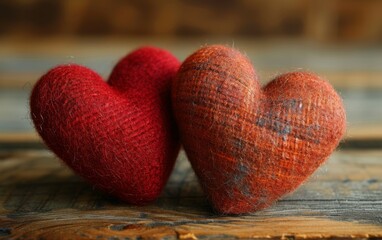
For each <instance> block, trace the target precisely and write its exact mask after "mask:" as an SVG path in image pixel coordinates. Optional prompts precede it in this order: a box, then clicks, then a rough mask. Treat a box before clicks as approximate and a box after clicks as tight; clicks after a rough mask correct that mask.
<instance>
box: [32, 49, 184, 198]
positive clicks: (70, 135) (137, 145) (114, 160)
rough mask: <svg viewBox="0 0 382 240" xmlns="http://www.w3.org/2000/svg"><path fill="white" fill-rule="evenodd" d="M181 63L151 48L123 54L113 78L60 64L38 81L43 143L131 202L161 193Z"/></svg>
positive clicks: (171, 151)
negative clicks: (175, 82)
mask: <svg viewBox="0 0 382 240" xmlns="http://www.w3.org/2000/svg"><path fill="white" fill-rule="evenodd" d="M179 65H180V63H179V61H178V60H177V59H176V58H175V57H174V56H172V55H171V54H170V53H168V52H166V51H164V50H161V49H157V48H152V47H145V48H141V49H138V50H136V51H134V52H132V53H131V54H129V55H127V56H126V57H125V58H123V59H122V60H121V61H120V62H119V63H118V64H117V65H116V66H115V68H114V70H113V71H112V73H111V75H110V78H109V80H108V82H107V83H106V82H104V81H103V79H102V78H101V77H100V76H99V75H98V74H97V73H95V72H94V71H92V70H90V69H88V68H85V67H82V66H78V65H63V66H58V67H56V68H53V69H52V70H50V71H49V72H48V73H47V74H45V75H44V76H43V77H42V78H41V79H40V80H39V81H38V83H37V84H36V85H35V87H34V89H33V92H32V95H31V99H30V108H31V117H32V119H33V122H34V125H35V128H36V129H37V131H38V132H39V134H40V135H41V137H42V138H43V140H44V141H45V143H46V145H47V146H48V147H49V148H50V149H51V150H52V151H53V152H54V153H55V154H56V155H57V156H58V157H60V158H61V159H62V160H63V161H64V162H65V163H66V164H67V165H68V166H69V167H70V168H72V169H73V170H74V172H76V173H77V174H78V175H80V176H82V177H83V178H85V179H86V180H88V181H89V182H91V183H93V184H94V186H96V187H97V188H99V189H101V190H103V191H105V192H107V193H110V194H112V195H114V196H117V197H118V198H120V199H122V200H124V201H127V202H129V203H132V204H145V203H148V202H150V201H153V200H154V199H156V198H157V197H158V195H159V194H160V192H161V190H162V188H163V186H164V184H165V183H166V181H167V179H168V177H169V174H170V172H171V170H172V168H173V165H174V161H175V159H176V156H177V154H178V151H179V139H178V137H177V130H176V128H175V127H174V126H175V121H174V120H173V117H172V111H171V98H170V89H171V80H172V78H173V76H174V75H175V73H176V71H177V70H178V68H179Z"/></svg>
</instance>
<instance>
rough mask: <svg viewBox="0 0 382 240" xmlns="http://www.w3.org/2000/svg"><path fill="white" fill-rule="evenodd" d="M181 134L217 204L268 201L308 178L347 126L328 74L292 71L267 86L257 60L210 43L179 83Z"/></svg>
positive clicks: (249, 206)
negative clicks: (262, 83)
mask: <svg viewBox="0 0 382 240" xmlns="http://www.w3.org/2000/svg"><path fill="white" fill-rule="evenodd" d="M172 101H173V109H174V114H175V118H176V120H177V123H178V127H179V130H180V133H181V140H182V143H183V146H184V148H185V151H186V153H187V156H188V158H189V160H190V162H191V164H192V167H193V169H194V170H195V172H196V175H197V176H198V178H199V181H200V183H201V185H202V188H203V190H204V192H205V193H206V195H207V197H208V199H209V201H210V202H211V203H212V205H213V207H214V209H215V210H216V211H218V212H219V213H223V214H241V213H247V212H252V211H256V210H260V209H263V208H265V207H267V206H269V205H271V204H272V203H273V202H275V201H276V200H277V199H279V198H280V197H282V196H283V195H285V194H286V193H288V192H291V191H293V190H295V189H296V188H297V187H298V186H299V185H300V184H301V183H302V182H303V181H305V180H306V179H307V178H308V177H309V176H310V175H311V174H312V173H313V172H314V171H315V170H316V169H317V168H318V167H319V166H320V165H321V164H322V163H323V162H324V161H325V160H326V159H327V158H328V157H329V155H330V153H331V152H332V151H333V150H334V149H335V148H336V146H337V145H338V143H339V141H340V139H341V137H342V136H343V134H344V132H345V127H346V120H345V111H344V107H343V104H342V100H341V98H340V97H339V96H338V95H337V93H336V92H335V91H334V89H333V88H332V87H331V86H330V84H328V83H327V82H326V81H324V80H322V79H320V78H319V77H317V76H315V75H314V74H311V73H304V72H293V73H287V74H284V75H281V76H279V77H277V78H276V79H275V80H273V81H272V82H270V83H269V84H268V85H266V86H265V87H264V88H263V89H261V88H260V85H259V82H258V80H257V76H256V73H255V70H254V69H253V67H252V64H251V63H250V61H249V60H248V59H247V58H246V57H245V56H243V55H242V54H241V53H240V52H238V51H236V50H234V49H231V48H228V47H225V46H219V45H217V46H207V47H204V48H202V49H200V50H198V51H197V52H195V53H194V54H193V55H191V56H190V57H188V58H187V59H186V60H185V62H184V63H183V64H182V65H181V67H180V69H179V71H178V73H177V76H176V77H175V80H174V81H173V87H172Z"/></svg>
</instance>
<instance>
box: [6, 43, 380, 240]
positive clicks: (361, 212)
mask: <svg viewBox="0 0 382 240" xmlns="http://www.w3.org/2000/svg"><path fill="white" fill-rule="evenodd" d="M137 42H139V41H137ZM137 42H131V41H130V42H128V43H130V45H128V44H127V45H128V47H126V46H125V45H124V44H121V43H120V42H119V43H115V44H113V42H111V43H110V42H109V43H108V42H103V43H99V44H98V45H97V44H95V43H93V45H92V44H89V43H86V42H85V43H83V42H74V43H72V42H70V41H68V42H66V43H61V42H60V41H58V42H54V44H53V43H51V42H49V44H51V45H49V44H43V43H31V45H32V46H31V47H30V46H27V45H17V43H16V44H14V43H12V44H10V43H9V41H8V42H6V43H8V45H4V43H3V44H0V55H1V56H8V58H7V57H5V58H3V59H0V73H1V74H0V82H1V84H0V86H1V88H0V238H4V239H109V240H111V239H146V238H147V239H177V238H179V239H205V238H216V239H235V238H257V239H316V238H320V239H323V238H324V239H328V238H330V239H382V127H381V126H382V124H381V123H382V108H381V107H380V105H381V103H382V94H381V93H382V91H381V89H382V81H381V79H382V71H378V68H377V65H378V64H379V62H377V63H375V62H373V61H371V60H370V58H371V59H373V58H374V60H375V61H380V60H378V59H379V58H378V56H382V55H381V53H382V50H381V49H379V48H377V49H375V50H367V51H366V52H365V51H361V50H354V51H353V50H346V51H342V50H333V49H331V48H330V47H329V48H324V50H323V51H321V50H320V48H318V49H316V48H315V47H311V46H309V45H302V46H301V45H293V44H292V45H288V44H289V43H283V44H284V45H283V44H281V45H275V46H281V47H278V49H276V50H277V51H275V50H272V49H268V50H267V47H268V48H269V47H270V46H269V45H268V44H265V43H263V45H261V44H259V46H260V47H253V48H252V47H251V45H250V44H249V43H248V42H245V41H244V42H242V44H243V47H241V48H244V49H245V50H246V51H248V52H249V55H250V56H252V55H251V54H254V53H255V52H256V51H258V52H259V53H258V54H260V56H262V58H261V57H257V58H256V57H254V58H253V59H254V61H255V62H257V63H258V65H260V66H262V67H264V69H265V70H263V71H260V72H261V74H262V76H270V75H273V74H274V73H275V72H277V71H278V70H276V69H279V68H280V67H282V66H286V67H285V68H286V69H291V68H294V66H293V64H296V65H297V64H302V65H303V64H306V63H305V62H304V58H302V59H297V60H295V61H296V63H290V62H289V61H287V60H288V59H287V58H284V60H280V62H277V61H276V62H269V61H270V60H271V59H274V58H275V56H277V53H280V52H282V53H288V51H290V49H293V47H294V48H295V49H297V46H299V47H300V48H301V49H300V50H299V51H300V55H302V56H306V55H309V56H312V57H311V58H307V59H313V60H312V62H311V65H309V66H310V68H313V69H311V70H316V71H318V72H321V73H322V74H324V75H325V76H331V78H330V79H331V80H332V81H331V82H332V84H333V85H334V86H335V87H336V88H337V89H338V90H339V91H340V92H341V94H342V96H343V98H344V101H345V106H346V108H347V112H348V122H349V123H348V125H349V128H348V129H349V130H348V133H347V135H346V137H345V140H344V141H343V142H342V143H341V144H340V148H339V149H338V150H337V151H336V152H335V153H334V154H333V155H332V156H331V157H330V159H329V160H328V162H327V164H325V165H324V166H323V167H321V168H320V169H319V170H318V171H317V172H316V173H315V174H314V176H312V177H311V178H310V179H309V180H308V181H307V182H306V183H305V184H304V185H302V186H301V187H300V188H299V189H298V190H297V191H295V192H294V193H292V194H290V195H288V196H285V197H284V198H283V199H282V200H280V201H279V202H277V203H275V204H274V205H273V206H271V207H270V208H268V209H265V210H263V211H259V212H256V213H253V214H247V215H242V216H219V215H217V214H215V213H214V212H213V211H212V210H211V208H210V205H209V204H208V202H207V201H206V199H205V197H204V195H203V193H202V191H201V189H200V186H199V184H198V182H197V179H196V178H195V175H194V173H193V171H192V169H191V167H190V165H189V163H188V161H187V159H186V156H185V154H184V152H183V151H182V152H181V153H180V155H179V158H178V160H177V164H176V166H175V169H174V172H173V174H172V176H171V178H170V181H169V182H168V184H167V185H166V187H165V190H164V191H163V193H162V195H161V197H160V198H159V199H158V200H157V201H156V202H155V203H153V204H150V205H148V206H143V207H136V206H131V205H128V204H125V203H123V202H120V201H118V200H116V199H114V198H111V197H109V196H106V195H104V194H102V193H100V192H99V191H97V190H95V189H93V188H92V187H91V186H90V185H89V184H88V183H86V182H85V181H83V180H82V179H81V178H79V177H77V176H75V175H73V173H72V172H71V171H70V170H69V169H68V168H67V167H65V166H64V165H63V164H62V163H61V162H60V161H59V159H57V158H56V157H55V156H54V155H53V154H52V153H51V152H50V151H49V150H47V149H46V148H45V147H44V146H43V144H42V143H41V141H40V140H39V138H38V137H37V136H36V135H35V133H34V132H33V129H32V127H31V126H30V124H29V120H28V113H27V97H28V95H29V91H30V89H31V85H32V84H33V82H34V81H35V80H36V78H37V76H38V75H40V74H41V73H42V72H43V71H45V70H46V68H48V67H49V66H47V67H46V66H45V65H46V64H47V65H51V64H52V63H54V62H59V61H60V60H63V59H66V57H64V56H65V54H67V53H66V52H68V53H69V54H70V53H71V52H75V53H76V55H77V56H83V57H75V58H74V60H73V61H75V62H76V60H78V61H79V62H84V63H85V64H86V63H89V64H87V65H90V66H92V65H94V66H93V67H95V68H96V69H97V67H98V70H99V71H100V72H101V73H102V72H103V75H107V74H106V72H107V70H105V69H104V68H103V67H102V66H103V65H102V64H101V63H102V62H105V63H106V62H108V63H109V62H110V61H111V60H110V59H112V57H115V56H117V55H123V54H124V53H120V51H121V49H124V50H125V51H127V50H126V49H131V48H132V47H131V46H135V45H138V44H137ZM176 43H177V42H176ZM60 44H61V45H60ZM134 44H135V45H134ZM156 45H160V46H163V47H166V48H169V49H172V50H173V52H175V53H176V54H177V56H179V57H180V58H181V59H183V58H184V57H185V55H186V53H188V52H191V51H192V50H193V48H197V47H198V46H199V45H200V44H199V45H198V44H196V43H190V42H189V43H187V44H185V46H186V47H181V45H179V44H178V45H176V44H175V45H173V44H172V42H171V41H167V42H166V41H165V42H163V41H160V42H159V44H156ZM235 45H236V46H237V47H239V45H238V44H235ZM4 46H5V47H4ZM52 46H59V47H57V49H55V48H53V47H52ZM98 46H103V47H98ZM73 49H74V50H73ZM325 49H326V50H325ZM349 49H350V48H349ZM93 51H94V52H93ZM325 51H326V53H325ZM336 51H337V53H338V54H337V55H336V54H334V53H336ZM341 51H342V52H341ZM357 51H358V52H357ZM332 52H334V53H332ZM39 53H40V54H39ZM315 53H316V54H319V53H321V54H322V55H321V57H314V54H315ZM261 54H262V55H261ZM303 54H305V55H303ZM325 54H326V55H325ZM341 54H342V55H341ZM378 54H379V55H378ZM102 55H105V59H106V60H100V56H102ZM300 55H298V54H296V56H300ZM31 56H37V57H34V58H33V57H31ZM94 56H95V57H94ZM272 56H273V57H272ZM349 56H355V57H357V56H360V57H365V56H370V58H368V60H367V61H369V62H368V64H365V65H362V66H360V65H357V63H359V62H357V61H356V60H351V59H350V60H349ZM28 57H29V58H31V59H32V60H31V61H28ZM92 57H93V58H92ZM331 57H334V58H335V59H334V60H333V59H332V62H340V63H341V64H340V65H339V66H338V65H337V66H334V67H332V66H331V65H330V64H327V63H325V61H324V60H330V59H331ZM7 59H10V60H7ZM94 59H96V60H94ZM261 59H263V60H261ZM381 59H382V58H381ZM48 60H50V61H48ZM335 60H336V61H335ZM315 61H316V62H315ZM354 61H355V63H354ZM114 62H115V61H114ZM18 64H19V65H18ZM288 64H289V65H288ZM352 64H353V65H354V64H355V66H358V68H353V69H351V67H352V66H353V65H352ZM373 64H374V65H373ZM110 65H112V64H111V63H110ZM17 67H19V69H21V70H20V71H17V69H18V68H17ZM349 69H350V70H349ZM351 73H352V74H351ZM357 74H358V75H357ZM4 103H5V104H4Z"/></svg>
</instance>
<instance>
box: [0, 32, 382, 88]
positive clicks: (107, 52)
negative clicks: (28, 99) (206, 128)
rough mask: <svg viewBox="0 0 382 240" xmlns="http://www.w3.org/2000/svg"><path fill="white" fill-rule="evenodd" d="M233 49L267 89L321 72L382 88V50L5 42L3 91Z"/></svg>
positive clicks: (275, 44)
mask: <svg viewBox="0 0 382 240" xmlns="http://www.w3.org/2000/svg"><path fill="white" fill-rule="evenodd" d="M217 43H221V44H227V45H230V46H233V47H237V48H238V49H240V50H241V51H243V52H245V53H246V54H247V55H248V57H249V58H250V59H251V60H252V61H253V63H254V65H255V67H256V70H257V71H258V73H259V75H260V80H261V81H262V83H266V82H268V81H269V80H270V79H272V78H273V77H274V76H275V75H278V74H280V73H282V72H285V71H294V70H301V69H305V70H309V71H314V72H317V73H318V74H320V75H322V76H324V77H325V78H327V79H328V81H330V82H331V83H332V84H333V85H334V86H336V87H338V88H372V89H374V88H379V89H381V88H382V81H380V79H381V78H382V71H381V69H380V66H381V64H382V58H381V56H382V48H381V47H379V46H369V47H367V46H366V47H365V46H359V45H346V44H343V45H341V47H336V46H331V45H318V44H312V43H310V42H307V41H296V40H289V39H281V40H268V39H267V40H256V41H253V40H252V39H246V38H239V39H227V38H225V39H222V38H220V39H219V38H209V39H205V38H185V39H165V38H161V39H156V38H129V39H116V38H108V39H79V38H77V39H70V38H66V39H65V38H61V39H57V38H56V39H43V40H42V39H33V38H32V39H30V40H29V41H28V42H27V43H26V42H25V41H17V40H15V39H2V40H0V55H1V56H2V59H0V73H1V74H0V88H22V87H25V86H28V85H32V84H34V83H35V82H36V81H37V79H38V78H39V77H40V76H41V75H42V74H43V73H45V72H46V71H47V70H48V69H49V68H51V67H53V66H55V65H58V64H64V63H77V64H83V65H86V66H89V67H91V68H93V69H95V70H96V71H97V72H99V73H100V74H101V75H102V76H104V77H107V76H108V74H109V73H110V71H111V69H112V67H113V65H114V64H115V63H116V61H117V60H118V59H119V58H120V57H122V56H124V55H125V54H126V53H128V52H129V51H131V50H133V49H135V48H137V47H140V46H142V45H154V46H158V47H162V48H164V49H168V50H169V51H171V52H172V53H174V55H176V56H177V57H178V58H179V59H180V60H183V59H185V58H186V57H187V56H188V55H189V54H191V53H192V52H194V51H195V50H196V49H198V48H199V47H200V46H202V45H205V44H217Z"/></svg>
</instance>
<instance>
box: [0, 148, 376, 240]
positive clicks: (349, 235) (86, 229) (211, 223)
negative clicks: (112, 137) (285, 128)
mask: <svg viewBox="0 0 382 240" xmlns="http://www.w3.org/2000/svg"><path fill="white" fill-rule="evenodd" d="M381 158H382V151H380V150H378V151H340V152H336V153H335V154H333V155H332V157H331V159H330V160H329V161H328V163H327V164H326V165H324V166H323V167H322V168H321V169H320V170H319V171H317V172H316V173H315V175H314V176H312V177H311V178H310V180H309V181H308V182H306V183H305V184H304V185H303V186H301V187H300V188H299V189H298V190H297V191H296V192H294V193H293V194H290V195H288V196H287V197H285V198H284V199H283V200H281V201H279V202H278V203H276V204H274V205H273V206H271V207H270V208H268V209H266V210H263V211H260V212H257V213H253V214H247V215H242V216H219V215H216V214H214V213H213V211H212V210H211V209H210V207H209V204H208V202H207V201H206V199H205V198H204V196H203V193H202V191H201V189H200V187H199V185H198V182H197V180H196V178H195V175H194V173H193V171H192V169H191V167H190V165H189V163H188V161H187V159H186V156H185V154H184V152H182V153H181V154H180V157H179V158H178V161H177V164H176V167H175V169H174V172H173V174H172V176H171V178H170V181H169V182H168V184H167V185H166V188H165V190H164V191H163V193H162V195H161V197H160V198H159V199H158V200H157V201H156V202H155V203H153V204H150V205H148V206H143V207H135V206H130V205H128V204H124V203H122V202H120V201H118V200H116V199H113V198H111V197H108V196H106V195H104V194H102V193H100V192H98V191H97V190H95V189H93V188H92V187H91V186H90V185H88V184H87V183H86V182H84V181H83V180H81V179H80V178H79V177H76V176H74V175H73V174H72V173H71V171H69V170H68V169H67V168H66V167H64V166H63V165H62V164H61V163H60V162H59V161H58V159H56V158H55V157H54V156H53V155H52V154H51V153H50V152H48V151H45V150H39V151H37V150H30V151H14V152H12V151H2V152H0V159H1V160H0V236H4V237H5V238H20V239H22V238H27V239H36V238H39V239H138V238H139V239H141V238H143V239H145V238H151V239H157V238H160V239H176V238H179V239H197V238H200V239H202V238H224V239H234V238H258V239H265V238H266V239H313V238H315V239H316V238H321V239H322V238H331V239H379V238H382V175H381V172H382V161H381Z"/></svg>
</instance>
